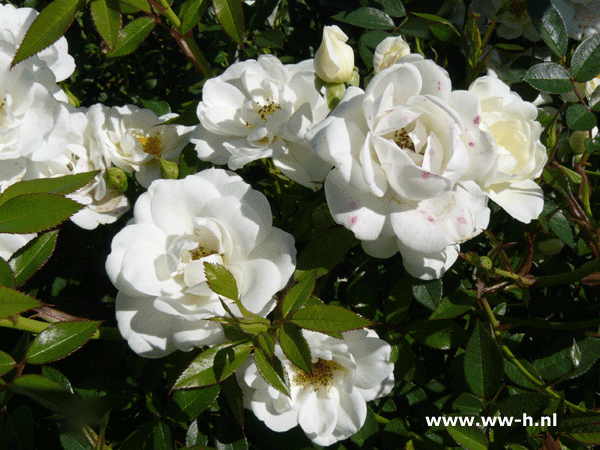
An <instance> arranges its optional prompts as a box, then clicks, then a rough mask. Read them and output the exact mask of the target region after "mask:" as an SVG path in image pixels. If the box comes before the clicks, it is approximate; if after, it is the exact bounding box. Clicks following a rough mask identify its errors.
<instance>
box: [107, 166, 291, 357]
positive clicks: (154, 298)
mask: <svg viewBox="0 0 600 450" xmlns="http://www.w3.org/2000/svg"><path fill="white" fill-rule="evenodd" d="M205 262H208V263H214V264H222V265H223V266H225V267H226V268H227V269H229V270H230V271H231V273H232V274H233V276H234V277H235V279H236V282H237V285H238V290H239V293H240V297H241V300H242V303H243V304H244V306H245V307H246V308H248V309H249V310H250V311H252V312H254V313H256V314H260V315H262V316H264V315H266V314H267V313H269V312H270V311H271V310H272V309H273V307H274V306H275V302H274V300H273V295H274V294H275V293H276V292H277V291H279V290H281V289H282V288H283V287H284V286H285V285H286V283H287V281H288V279H289V277H290V276H291V275H292V273H293V271H294V268H295V263H296V250H295V248H294V239H293V238H292V236H291V235H290V234H288V233H286V232H284V231H282V230H280V229H278V228H275V227H273V226H272V216H271V208H270V206H269V203H268V201H267V199H266V197H265V196H264V195H263V194H261V193H260V192H258V191H255V190H253V189H251V188H250V186H249V185H248V184H246V183H245V182H244V181H243V180H242V179H241V178H240V177H238V176H237V175H235V174H233V173H231V172H228V171H225V170H221V169H208V170H204V171H202V172H200V173H197V174H195V175H190V176H188V177H187V178H185V179H183V180H157V181H155V182H153V183H152V184H151V185H150V187H149V189H148V192H146V193H144V194H142V195H141V196H140V197H139V198H138V200H137V202H136V204H135V208H134V216H133V219H132V220H131V221H130V222H129V223H128V225H127V226H126V227H125V228H123V229H122V230H121V231H120V232H119V233H118V234H117V235H116V236H115V237H114V239H113V242H112V251H111V253H110V255H109V256H108V259H107V261H106V271H107V273H108V276H109V277H110V279H111V281H112V282H113V283H114V285H115V286H116V287H117V288H118V289H119V293H118V295H117V302H116V310H117V321H118V325H119V330H120V331H121V334H122V335H123V337H124V338H125V339H127V341H128V343H129V346H130V347H131V348H132V349H133V350H134V351H135V352H136V353H138V354H140V355H142V356H146V357H149V358H158V357H161V356H164V355H167V354H169V353H171V352H173V351H175V350H176V349H179V350H184V351H189V350H191V349H192V348H193V347H195V346H203V345H213V344H217V343H219V342H223V341H224V335H223V329H222V327H221V325H219V324H216V323H215V322H210V321H207V320H205V319H207V318H209V317H214V316H224V315H226V311H225V310H224V309H223V306H222V305H221V303H220V301H219V298H218V296H217V295H216V294H215V293H213V292H212V291H211V290H210V288H209V287H208V284H207V283H206V277H205V273H204V263H205ZM231 310H232V311H233V312H234V313H235V312H236V311H237V308H236V307H235V305H233V304H232V305H231ZM238 313H239V311H238Z"/></svg>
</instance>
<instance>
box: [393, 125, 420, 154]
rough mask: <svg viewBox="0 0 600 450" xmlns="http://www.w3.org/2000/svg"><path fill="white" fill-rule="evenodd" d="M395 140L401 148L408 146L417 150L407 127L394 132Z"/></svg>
mask: <svg viewBox="0 0 600 450" xmlns="http://www.w3.org/2000/svg"><path fill="white" fill-rule="evenodd" d="M394 142H395V143H396V145H397V146H398V147H400V148H408V149H410V150H412V151H413V152H414V151H415V144H414V143H413V141H412V139H411V138H410V136H409V135H408V132H407V131H406V129H405V128H401V129H400V130H396V131H395V132H394Z"/></svg>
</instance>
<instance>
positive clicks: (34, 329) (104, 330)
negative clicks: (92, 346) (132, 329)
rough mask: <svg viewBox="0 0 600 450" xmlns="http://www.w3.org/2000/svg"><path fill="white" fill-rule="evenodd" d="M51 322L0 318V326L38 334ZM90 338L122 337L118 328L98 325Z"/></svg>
mask: <svg viewBox="0 0 600 450" xmlns="http://www.w3.org/2000/svg"><path fill="white" fill-rule="evenodd" d="M50 325H52V323H48V322H41V321H39V320H33V319H27V318H26V317H20V316H18V317H17V319H16V320H15V321H13V320H11V319H0V327H4V328H12V329H15V330H21V331H29V332H31V333H35V334H39V333H41V332H42V331H44V330H45V329H46V328H48V327H49V326H50ZM91 339H103V340H108V341H120V340H122V339H123V338H122V337H121V333H119V330H118V329H117V328H114V327H100V328H99V329H98V330H96V332H95V333H94V334H93V335H92V337H91Z"/></svg>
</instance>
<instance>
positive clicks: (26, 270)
mask: <svg viewBox="0 0 600 450" xmlns="http://www.w3.org/2000/svg"><path fill="white" fill-rule="evenodd" d="M57 237H58V230H52V231H48V232H46V233H44V234H41V235H39V236H37V237H35V238H34V239H33V240H31V241H29V242H28V243H27V244H26V245H25V246H24V247H21V248H20V249H19V250H17V251H16V252H15V254H14V255H13V256H12V257H11V258H10V261H9V264H10V267H11V268H12V271H13V273H14V277H15V278H14V279H15V283H16V285H17V286H21V285H22V284H23V283H25V282H26V281H27V280H28V279H29V278H31V277H32V275H33V274H34V273H36V272H37V271H38V270H39V269H40V267H42V266H43V265H44V264H46V261H48V259H50V257H51V256H52V253H53V252H54V247H56V238H57Z"/></svg>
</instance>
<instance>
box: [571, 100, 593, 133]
mask: <svg viewBox="0 0 600 450" xmlns="http://www.w3.org/2000/svg"><path fill="white" fill-rule="evenodd" d="M596 123H597V121H596V116H595V115H594V114H593V113H591V112H589V111H588V109H587V108H586V107H585V106H584V105H582V104H581V103H575V104H573V105H571V106H569V109H567V125H568V126H569V128H570V129H572V130H580V131H588V130H591V129H592V128H594V127H595V126H596Z"/></svg>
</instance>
